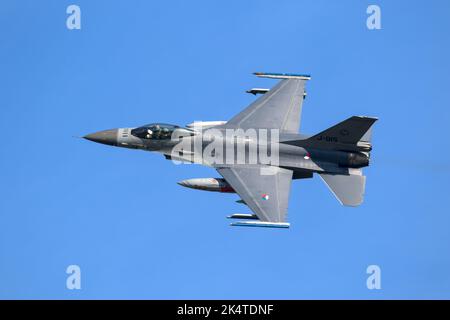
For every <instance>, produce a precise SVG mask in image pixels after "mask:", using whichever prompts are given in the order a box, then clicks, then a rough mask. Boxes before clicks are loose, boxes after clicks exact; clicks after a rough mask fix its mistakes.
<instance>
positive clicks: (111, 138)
mask: <svg viewBox="0 0 450 320" xmlns="http://www.w3.org/2000/svg"><path fill="white" fill-rule="evenodd" d="M118 133H119V130H118V129H111V130H104V131H99V132H95V133H91V134H88V135H85V136H84V137H83V138H84V139H87V140H90V141H94V142H98V143H103V144H107V145H109V146H117V135H118Z"/></svg>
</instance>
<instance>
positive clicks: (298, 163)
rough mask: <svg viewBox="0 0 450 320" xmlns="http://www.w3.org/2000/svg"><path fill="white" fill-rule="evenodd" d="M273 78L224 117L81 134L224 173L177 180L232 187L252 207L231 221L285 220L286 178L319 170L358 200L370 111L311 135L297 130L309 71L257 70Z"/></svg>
mask: <svg viewBox="0 0 450 320" xmlns="http://www.w3.org/2000/svg"><path fill="white" fill-rule="evenodd" d="M255 75H257V76H258V77H263V78H272V79H279V82H278V83H277V84H276V85H275V86H274V87H273V88H272V89H270V90H269V89H264V88H254V89H251V90H248V91H247V92H249V93H251V94H254V95H257V94H259V95H261V96H260V97H259V98H258V99H256V100H255V101H254V102H253V103H252V104H250V105H249V106H248V107H247V108H246V109H244V110H243V111H241V112H240V113H238V114H237V115H236V116H234V117H233V118H231V119H230V120H229V121H206V122H195V123H192V124H190V125H187V126H185V127H181V126H177V125H170V124H164V123H152V124H148V125H144V126H141V127H137V128H120V129H112V130H105V131H100V132H96V133H92V134H88V135H86V136H85V137H84V138H85V139H88V140H91V141H94V142H98V143H103V144H107V145H112V146H117V147H124V148H131V149H142V150H146V151H154V152H158V153H162V154H163V155H164V156H165V157H166V159H169V160H173V161H176V163H180V162H192V163H199V164H203V165H207V166H210V167H213V168H215V169H216V170H217V171H218V172H219V174H220V175H221V176H222V178H200V179H189V180H184V181H180V182H178V183H179V184H180V185H182V186H185V187H189V188H194V189H200V190H207V191H217V192H233V193H237V194H238V195H239V197H240V199H239V200H238V201H237V202H238V203H242V204H244V205H246V206H248V207H249V208H250V210H251V211H252V213H248V214H242V213H240V214H232V215H230V216H228V218H230V219H239V220H240V221H238V222H234V223H231V225H232V226H251V227H273V228H288V227H289V223H287V219H286V218H287V209H288V200H289V193H290V190H291V182H292V180H297V179H307V178H312V177H313V175H314V173H315V174H317V175H319V176H320V177H321V178H322V179H323V181H324V182H325V184H326V185H327V186H328V187H329V189H330V190H331V192H332V193H333V194H334V195H335V196H336V198H337V200H338V201H339V202H340V203H341V204H343V205H346V206H358V205H360V204H361V203H362V201H363V196H364V189H365V183H366V177H365V176H364V175H363V173H362V168H363V167H366V166H368V165H369V158H370V151H371V150H372V144H371V128H372V125H373V124H374V122H375V121H376V120H377V119H376V118H373V117H365V116H353V117H350V118H348V119H347V120H344V121H342V122H340V123H338V124H336V125H334V126H332V127H331V128H329V129H326V130H324V131H322V132H320V133H318V134H315V135H305V134H300V133H299V129H300V118H301V112H302V105H303V101H304V99H305V97H306V92H305V83H306V81H307V80H310V76H308V75H299V74H279V73H260V72H259V73H255Z"/></svg>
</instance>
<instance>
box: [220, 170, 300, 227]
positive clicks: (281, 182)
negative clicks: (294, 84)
mask: <svg viewBox="0 0 450 320" xmlns="http://www.w3.org/2000/svg"><path fill="white" fill-rule="evenodd" d="M217 171H218V172H219V173H220V174H221V175H222V177H224V178H225V180H226V181H227V182H228V183H229V184H230V185H231V187H232V188H233V189H234V191H236V193H237V194H238V195H239V196H240V197H241V199H242V200H243V201H244V202H245V204H246V205H247V206H248V207H250V209H251V210H252V211H253V212H254V213H255V214H256V216H257V217H258V219H259V220H260V221H263V222H273V223H281V222H285V221H286V214H287V208H288V201H289V192H290V190H291V181H292V171H291V170H287V169H282V168H278V167H271V166H262V165H255V166H241V167H225V168H217Z"/></svg>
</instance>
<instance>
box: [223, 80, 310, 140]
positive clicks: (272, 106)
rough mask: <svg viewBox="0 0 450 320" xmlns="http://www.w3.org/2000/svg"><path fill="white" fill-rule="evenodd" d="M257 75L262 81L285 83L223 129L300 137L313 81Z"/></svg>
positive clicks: (261, 98)
mask: <svg viewBox="0 0 450 320" xmlns="http://www.w3.org/2000/svg"><path fill="white" fill-rule="evenodd" d="M255 74H256V75H257V76H259V77H266V78H275V79H282V80H281V81H280V82H278V84H277V85H275V87H273V88H272V89H270V91H269V92H267V93H266V94H264V95H262V96H261V97H260V98H258V99H257V100H256V101H255V102H253V103H252V104H250V105H249V106H248V107H247V108H246V109H244V110H243V111H242V112H240V113H239V114H237V115H236V116H234V117H233V118H232V119H231V120H230V121H228V122H227V123H226V124H225V125H224V126H223V127H224V128H242V129H250V128H251V129H259V128H264V129H279V130H280V131H282V132H286V133H298V130H299V128H300V116H301V112H302V105H303V98H304V95H305V82H306V80H309V79H310V77H309V76H305V75H292V74H264V73H255Z"/></svg>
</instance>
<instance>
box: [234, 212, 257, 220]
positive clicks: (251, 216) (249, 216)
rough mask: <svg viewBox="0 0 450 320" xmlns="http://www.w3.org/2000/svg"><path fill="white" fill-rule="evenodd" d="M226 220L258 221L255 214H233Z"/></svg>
mask: <svg viewBox="0 0 450 320" xmlns="http://www.w3.org/2000/svg"><path fill="white" fill-rule="evenodd" d="M227 218H228V219H249V220H258V217H257V216H256V214H251V213H235V214H232V215H230V216H228V217H227Z"/></svg>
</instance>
